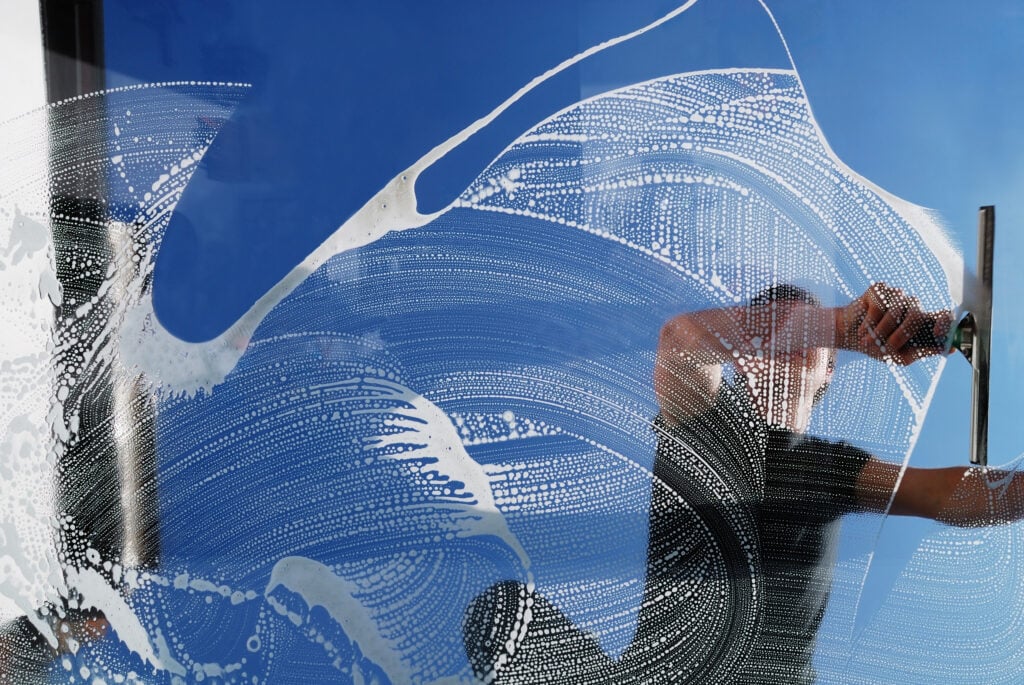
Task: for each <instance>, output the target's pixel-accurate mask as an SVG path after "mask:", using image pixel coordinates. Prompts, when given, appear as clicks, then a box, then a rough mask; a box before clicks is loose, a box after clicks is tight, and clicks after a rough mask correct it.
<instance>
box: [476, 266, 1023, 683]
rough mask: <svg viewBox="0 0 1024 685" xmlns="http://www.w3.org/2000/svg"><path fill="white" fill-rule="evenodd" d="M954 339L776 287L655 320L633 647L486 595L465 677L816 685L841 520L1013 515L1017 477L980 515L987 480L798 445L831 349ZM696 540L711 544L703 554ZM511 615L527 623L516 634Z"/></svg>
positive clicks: (515, 592) (509, 590)
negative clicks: (644, 532) (721, 494)
mask: <svg viewBox="0 0 1024 685" xmlns="http://www.w3.org/2000/svg"><path fill="white" fill-rule="evenodd" d="M951 324H952V319H951V316H950V314H949V312H927V311H925V310H924V309H923V308H922V306H921V304H920V302H919V301H918V300H917V299H916V298H913V297H911V296H909V295H907V294H906V293H904V292H902V291H901V290H899V289H897V288H893V287H890V286H888V285H886V284H884V283H876V284H874V285H872V286H871V287H870V288H868V289H867V291H866V292H865V293H864V294H863V295H861V296H860V297H858V298H857V299H856V300H854V301H853V302H851V303H850V304H848V305H845V306H841V307H836V308H826V307H822V306H821V305H820V303H819V301H818V300H817V298H816V297H814V295H812V294H811V293H809V292H808V291H806V290H804V289H802V288H798V287H796V286H793V285H776V286H772V287H769V288H766V289H765V290H763V291H762V292H761V293H759V294H758V295H757V296H755V297H754V298H753V299H752V300H751V301H750V302H749V303H748V304H746V305H743V306H737V307H731V308H722V309H709V310H704V311H697V312H690V313H685V314H680V315H678V316H675V317H672V318H671V319H669V320H668V321H667V322H666V323H665V324H664V325H663V327H662V329H661V332H660V336H659V342H658V350H657V355H656V363H655V371H654V389H655V394H656V397H657V400H658V404H659V409H660V411H659V415H658V417H657V418H656V419H655V422H654V428H655V431H656V433H657V438H658V445H657V452H656V456H655V462H654V479H653V480H654V487H653V488H652V497H651V512H650V532H649V540H648V552H647V572H646V578H645V587H644V596H643V600H642V603H641V607H640V610H639V613H638V617H637V625H636V632H635V636H634V638H633V641H632V643H631V645H630V646H629V647H628V648H627V649H626V651H625V652H624V653H623V655H622V656H621V657H620V658H619V659H617V660H612V659H610V658H609V657H608V656H607V655H605V654H604V653H603V652H602V650H601V649H600V647H599V646H598V645H597V643H596V641H595V640H594V639H593V638H591V637H590V636H587V635H585V634H584V633H583V632H582V631H580V630H579V629H578V628H577V627H575V626H573V625H571V623H570V622H569V621H568V619H567V618H566V617H565V616H564V615H563V614H561V612H560V611H558V609H556V608H555V607H553V606H552V605H551V604H550V603H548V602H547V601H546V600H545V599H544V597H543V596H542V595H540V594H539V593H535V592H530V591H528V590H527V589H526V588H525V587H524V586H522V585H521V584H519V583H514V582H505V583H499V584H498V585H495V586H494V587H492V588H490V589H489V590H488V591H487V592H485V593H483V594H482V595H481V596H480V597H478V598H477V599H476V600H474V602H473V603H472V604H471V605H470V607H469V609H468V610H467V613H466V619H465V622H464V638H465V643H466V650H467V655H468V657H469V659H470V663H471V664H472V666H473V669H474V671H475V673H476V675H477V676H478V677H479V678H480V679H481V680H483V681H485V682H499V683H543V682H552V683H554V682H561V683H599V682H601V683H630V682H633V683H654V682H658V683H661V682H673V683H674V682H687V683H719V682H730V683H749V684H758V685H760V684H765V685H768V684H776V683H813V682H814V680H815V671H814V668H813V666H812V658H813V654H814V644H815V639H816V635H817V631H818V627H819V625H820V623H821V619H822V616H823V614H824V610H825V605H826V603H827V600H828V596H829V592H830V589H831V579H832V567H833V565H834V562H835V554H836V545H837V542H838V530H837V526H838V523H839V519H840V518H841V517H842V516H843V515H844V514H846V513H850V512H854V511H874V512H879V513H882V512H884V513H891V514H897V515H906V516H918V517H925V518H930V519H934V520H938V521H942V522H945V523H949V524H953V525H989V524H994V523H1001V522H1005V521H1007V520H1013V519H1017V518H1020V517H1021V516H1024V504H1022V503H1024V479H1022V478H1019V477H1014V478H1012V479H1008V480H1006V481H1005V488H1006V491H1005V492H1004V493H1003V494H1004V497H1003V498H1002V504H1001V505H1000V506H1001V508H999V509H994V508H993V506H992V497H991V492H992V491H991V489H990V487H989V485H988V482H989V481H990V480H992V479H999V478H1001V477H1002V476H1004V475H1005V474H998V473H994V472H991V471H990V472H989V477H988V479H986V478H984V477H982V474H981V471H980V470H979V469H969V468H963V467H952V468H937V469H922V468H916V467H908V468H906V469H905V470H903V469H901V466H900V465H898V464H894V463H888V462H885V461H882V460H880V459H877V458H875V457H874V456H872V455H870V454H868V453H867V452H864V451H863V450H860V449H858V448H855V447H853V446H852V445H849V444H847V443H845V442H834V441H830V440H825V439H822V438H818V437H814V436H810V435H808V434H807V430H808V427H809V425H810V419H811V414H812V411H813V409H814V407H815V406H816V405H817V404H818V403H819V402H820V401H821V400H822V398H823V397H824V396H825V393H826V392H827V390H828V387H829V384H830V382H831V380H832V376H833V373H834V371H835V361H836V351H837V350H838V349H845V350H851V351H854V352H858V353H861V354H864V355H867V356H868V357H871V358H873V359H876V360H878V361H881V362H885V363H890V364H896V365H908V364H911V363H913V362H915V361H917V360H919V359H922V358H924V357H928V356H933V355H940V354H943V353H945V352H947V350H946V349H944V345H943V343H942V342H941V341H943V340H944V339H945V336H946V333H947V332H948V331H949V327H950V325H951ZM921 340H924V341H926V342H924V343H922V342H920V341H921ZM728 366H731V367H732V373H731V374H730V373H727V372H726V367H728ZM864 399H865V401H868V402H870V401H871V398H869V397H865V398H864ZM880 409H883V410H884V408H880ZM697 465H700V466H701V468H697ZM701 469H703V470H701ZM901 470H902V471H903V473H902V478H900V473H901ZM707 473H711V474H713V475H712V477H711V478H710V479H708V480H711V481H715V483H716V484H717V483H724V484H726V485H727V488H728V490H729V491H730V492H731V493H732V494H733V495H735V497H733V501H731V502H725V501H718V500H716V497H715V496H714V495H713V494H712V495H709V494H708V493H713V492H714V488H713V487H712V486H708V485H707V484H705V485H704V486H702V485H701V484H700V480H701V478H702V477H703V475H702V474H704V475H706V474H707ZM897 484H898V487H897ZM702 488H703V489H702ZM700 530H710V531H711V536H712V537H714V538H716V539H715V540H714V541H713V542H712V543H711V544H707V543H706V542H705V543H701V542H700V541H699V540H697V538H698V537H699V535H698V532H697V531H700ZM709 550H710V551H709ZM705 557H706V558H705ZM716 564H717V565H716ZM695 578H699V579H700V580H699V581H696V582H695ZM715 583H718V585H717V586H716V585H715ZM684 590H685V592H684ZM702 590H703V591H704V592H705V599H704V601H703V603H702V600H701V592H702ZM708 598H711V599H710V600H708ZM524 606H529V607H530V615H531V616H530V620H529V621H528V622H527V625H526V627H525V629H524V628H522V627H521V626H522V623H523V621H522V620H521V619H522V617H523V614H524V611H523V607H524ZM517 607H518V609H517ZM510 635H511V636H512V637H511V639H510ZM510 646H511V647H512V649H511V652H512V653H509V652H510V650H509V647H510Z"/></svg>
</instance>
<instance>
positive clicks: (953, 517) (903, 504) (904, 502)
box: [857, 458, 1024, 526]
mask: <svg viewBox="0 0 1024 685" xmlns="http://www.w3.org/2000/svg"><path fill="white" fill-rule="evenodd" d="M899 473H900V466H899V465H898V464H892V463H889V462H884V461H881V460H879V459H874V458H872V459H870V460H869V461H868V463H867V464H866V465H865V466H864V468H863V469H862V470H861V473H860V477H859V478H858V480H857V498H858V500H859V502H860V504H861V505H862V506H863V507H864V508H866V509H868V510H870V511H875V512H879V513H882V512H885V511H886V507H887V506H888V505H889V501H890V500H891V501H892V507H891V508H890V509H889V510H888V513H890V514H895V515H897V516H917V517H920V518H927V519H932V520H934V521H941V522H943V523H948V524H950V525H954V526H983V525H994V524H999V523H1008V522H1010V521H1016V520H1019V519H1021V518H1024V473H1015V472H1007V471H996V470H991V469H989V470H987V471H986V470H984V469H981V468H979V467H963V466H951V467H947V468H935V469H926V468H916V467H907V469H906V470H905V472H904V473H903V478H902V479H900V480H899V485H898V488H897V489H896V493H895V495H894V496H893V495H892V492H893V488H894V487H897V480H898V479H899Z"/></svg>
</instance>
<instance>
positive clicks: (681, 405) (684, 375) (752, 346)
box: [654, 301, 850, 422]
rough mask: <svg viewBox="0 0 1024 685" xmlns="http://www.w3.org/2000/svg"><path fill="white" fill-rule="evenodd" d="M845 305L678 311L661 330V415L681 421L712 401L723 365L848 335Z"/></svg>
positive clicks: (657, 383) (657, 384)
mask: <svg viewBox="0 0 1024 685" xmlns="http://www.w3.org/2000/svg"><path fill="white" fill-rule="evenodd" d="M847 309H848V308H847V307H841V308H837V309H827V308H823V307H817V306H814V305H809V304H804V303H802V302H789V301H776V302H773V303H769V304H765V305H758V306H754V307H748V306H741V307H729V308H723V309H708V310H703V311H698V312H692V313H687V314H680V315H679V316H675V317H673V318H671V319H669V320H668V321H667V322H666V323H665V324H664V325H663V326H662V328H661V333H660V335H659V338H658V351H657V355H656V358H655V365H654V392H655V395H656V397H657V398H658V404H659V406H660V409H661V412H662V415H663V417H664V418H665V419H666V420H669V421H672V422H678V421H682V420H685V419H686V418H688V417H691V416H696V415H698V414H700V413H701V412H703V411H705V410H707V409H708V408H709V407H710V406H711V405H713V404H714V403H715V398H716V397H717V395H718V390H719V388H720V386H721V384H722V365H723V364H726V363H736V364H737V366H738V367H740V368H739V370H740V371H742V365H743V364H744V362H745V361H746V360H749V359H752V358H757V357H758V356H761V355H766V354H769V352H771V353H775V354H784V353H789V352H799V351H802V350H806V349H810V348H815V347H833V346H835V345H836V343H837V341H841V340H846V339H847V338H848V337H849V336H848V335H847V334H846V332H845V330H846V329H847V328H849V327H850V326H849V324H848V322H847V319H848V316H849V312H847Z"/></svg>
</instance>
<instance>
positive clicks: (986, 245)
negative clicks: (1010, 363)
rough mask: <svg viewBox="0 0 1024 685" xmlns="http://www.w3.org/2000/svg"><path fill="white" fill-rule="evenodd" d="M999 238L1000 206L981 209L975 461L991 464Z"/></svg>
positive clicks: (974, 359) (973, 362)
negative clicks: (994, 303)
mask: <svg viewBox="0 0 1024 685" xmlns="http://www.w3.org/2000/svg"><path fill="white" fill-rule="evenodd" d="M995 239H996V208H995V207H993V206H991V205H989V206H985V207H982V208H980V209H979V210H978V285H979V286H980V288H981V293H980V300H981V302H980V304H979V307H978V311H976V312H974V320H975V333H974V341H973V349H972V350H971V367H972V369H973V372H974V373H973V376H974V378H973V383H972V390H971V463H972V464H978V465H980V466H986V465H988V402H989V360H990V357H991V348H992V266H993V261H994V249H995Z"/></svg>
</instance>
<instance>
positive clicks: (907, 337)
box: [885, 307, 934, 356]
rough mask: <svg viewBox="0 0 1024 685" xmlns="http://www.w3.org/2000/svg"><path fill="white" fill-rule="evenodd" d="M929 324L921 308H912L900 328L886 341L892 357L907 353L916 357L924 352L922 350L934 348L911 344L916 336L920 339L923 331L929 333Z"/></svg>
mask: <svg viewBox="0 0 1024 685" xmlns="http://www.w3.org/2000/svg"><path fill="white" fill-rule="evenodd" d="M928 323H929V322H928V320H927V319H926V318H925V314H924V312H922V311H921V309H920V307H911V308H910V309H908V311H907V314H906V316H905V317H903V321H902V322H901V323H900V324H899V326H897V327H896V329H895V330H894V331H893V332H892V333H891V334H890V335H889V336H888V337H887V338H886V339H885V347H886V351H887V352H888V353H889V354H892V355H900V354H901V353H903V352H904V351H906V352H907V353H908V354H910V355H911V356H916V355H917V354H919V353H920V352H921V351H922V348H923V349H928V348H930V347H934V345H921V346H918V345H910V344H909V343H910V341H911V340H913V339H914V338H915V336H917V337H920V333H921V331H926V332H927V331H928ZM911 348H912V349H911Z"/></svg>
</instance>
